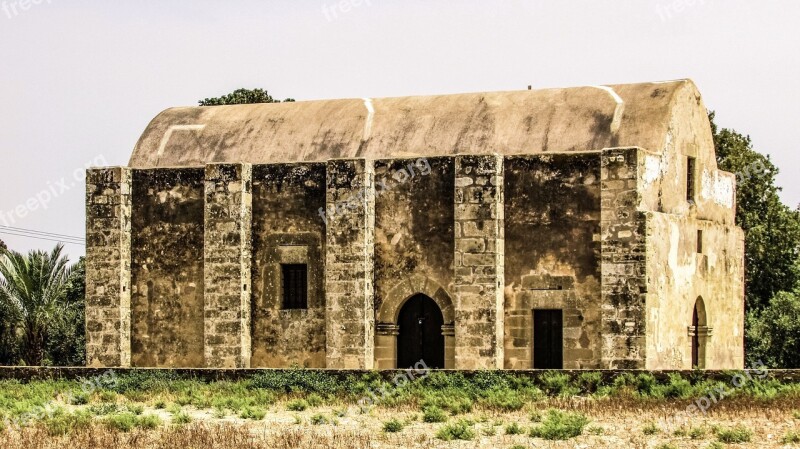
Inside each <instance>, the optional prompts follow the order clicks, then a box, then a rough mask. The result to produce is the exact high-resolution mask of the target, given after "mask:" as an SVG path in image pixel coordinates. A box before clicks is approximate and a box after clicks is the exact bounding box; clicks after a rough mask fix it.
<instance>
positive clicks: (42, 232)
mask: <svg viewBox="0 0 800 449" xmlns="http://www.w3.org/2000/svg"><path fill="white" fill-rule="evenodd" d="M4 229H5V230H9V231H14V232H24V233H29V234H36V235H42V236H45V237H57V238H65V239H72V240H85V239H84V238H83V237H78V236H74V235H67V234H56V233H53V232H45V231H36V230H34V229H26V228H15V227H13V226H3V225H0V231H2V230H4Z"/></svg>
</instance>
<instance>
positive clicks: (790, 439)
mask: <svg viewBox="0 0 800 449" xmlns="http://www.w3.org/2000/svg"><path fill="white" fill-rule="evenodd" d="M781 443H782V444H793V443H800V433H798V432H792V431H789V432H786V435H784V436H783V438H782V439H781Z"/></svg>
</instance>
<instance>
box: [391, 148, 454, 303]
mask: <svg viewBox="0 0 800 449" xmlns="http://www.w3.org/2000/svg"><path fill="white" fill-rule="evenodd" d="M375 180H376V200H375V310H376V311H377V310H378V309H379V308H380V307H381V304H382V303H383V301H384V300H385V299H386V298H387V297H388V296H389V295H390V291H391V290H392V289H393V288H395V287H396V286H397V285H399V284H401V283H402V282H403V281H404V280H406V279H408V278H410V277H413V276H423V277H426V278H429V279H432V280H434V281H435V282H436V283H438V284H439V285H442V286H444V287H445V288H448V289H449V288H452V285H453V256H454V242H453V195H454V191H453V159H452V158H431V159H394V160H381V161H376V162H375ZM410 293H411V294H413V293H420V292H410ZM402 299H403V300H404V299H408V298H402Z"/></svg>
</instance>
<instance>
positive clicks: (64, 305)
mask: <svg viewBox="0 0 800 449" xmlns="http://www.w3.org/2000/svg"><path fill="white" fill-rule="evenodd" d="M63 249H64V247H63V246H62V245H61V244H59V245H57V246H56V247H55V248H54V249H53V250H52V251H51V252H50V253H46V252H43V251H31V252H29V253H28V254H27V255H23V254H20V253H18V252H15V251H9V250H6V249H2V250H0V338H2V340H3V341H2V342H0V343H2V344H1V345H0V346H2V348H3V349H2V350H1V351H0V356H1V357H2V358H3V359H5V360H0V363H4V364H5V363H10V364H17V363H18V362H19V361H20V359H21V360H22V361H23V362H24V364H27V365H42V364H44V363H46V362H49V360H48V355H49V354H48V341H49V339H50V337H51V336H52V334H53V332H56V333H58V332H57V331H56V328H59V326H60V327H61V328H62V329H61V330H64V329H63V327H64V326H67V327H69V326H73V325H74V324H75V323H72V322H70V323H66V322H65V320H69V319H73V320H74V319H75V316H74V315H75V314H76V313H78V311H76V310H75V309H76V308H77V307H82V305H83V295H82V294H81V295H79V297H78V298H70V297H69V294H70V293H71V287H74V284H75V283H76V282H78V280H79V278H82V276H79V275H78V272H77V270H76V267H75V266H69V260H68V259H67V258H66V257H64V256H62V251H63ZM80 282H82V281H80ZM75 299H77V300H78V301H77V302H74V300H75ZM81 325H82V323H81ZM81 332H82V331H81ZM59 337H60V338H61V337H63V336H59ZM73 337H75V336H73ZM72 340H73V341H72V342H67V344H77V343H79V341H78V338H77V337H75V338H73V339H72Z"/></svg>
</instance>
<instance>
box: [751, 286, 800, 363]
mask: <svg viewBox="0 0 800 449" xmlns="http://www.w3.org/2000/svg"><path fill="white" fill-rule="evenodd" d="M799 316H800V291H794V292H780V293H778V294H776V295H775V296H774V297H773V298H772V300H771V301H770V302H769V305H768V306H767V307H766V308H764V309H763V310H760V311H758V310H757V311H753V312H751V313H749V314H748V316H747V329H748V334H749V335H748V340H750V342H751V343H750V345H749V346H748V354H747V355H748V362H750V363H755V362H757V361H761V362H763V363H764V364H765V365H766V366H769V367H781V368H800V320H799V319H798V318H797V317H799Z"/></svg>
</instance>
